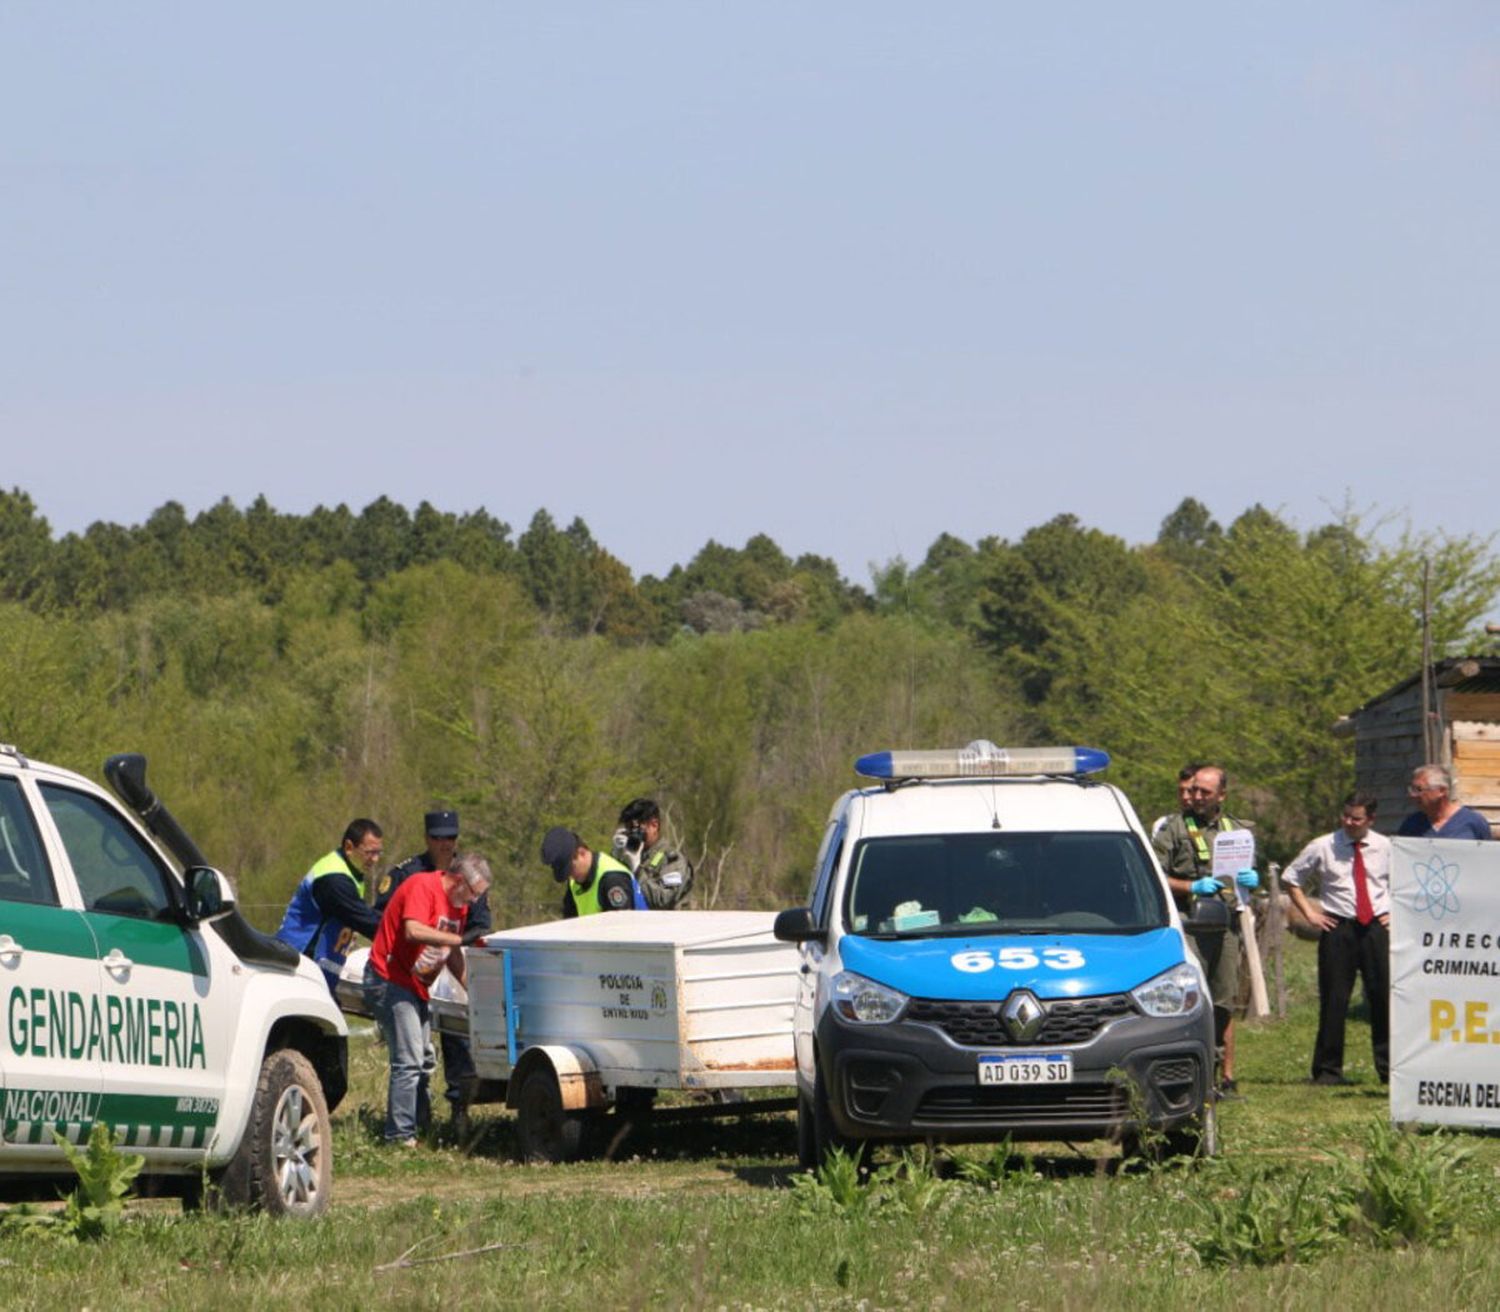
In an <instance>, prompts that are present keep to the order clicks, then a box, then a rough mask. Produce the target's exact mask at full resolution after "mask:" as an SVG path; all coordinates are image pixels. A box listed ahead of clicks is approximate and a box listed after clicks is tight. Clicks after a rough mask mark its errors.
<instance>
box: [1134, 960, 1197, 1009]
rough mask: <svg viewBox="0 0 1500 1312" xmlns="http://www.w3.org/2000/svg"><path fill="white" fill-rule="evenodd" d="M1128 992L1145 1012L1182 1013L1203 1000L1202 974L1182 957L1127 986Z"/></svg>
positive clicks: (1195, 1007) (1195, 1006) (1194, 1007)
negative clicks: (1171, 965)
mask: <svg viewBox="0 0 1500 1312" xmlns="http://www.w3.org/2000/svg"><path fill="white" fill-rule="evenodd" d="M1130 996H1131V997H1132V998H1134V999H1135V1004H1136V1006H1138V1007H1139V1008H1140V1009H1141V1010H1142V1011H1144V1012H1145V1013H1146V1015H1148V1016H1186V1015H1187V1014H1188V1013H1189V1012H1192V1011H1196V1010H1197V1009H1198V1004H1199V1003H1200V1002H1202V1001H1203V997H1204V989H1203V976H1202V975H1201V974H1199V973H1198V967H1197V966H1195V965H1194V964H1193V963H1192V962H1191V961H1184V962H1183V963H1182V964H1181V965H1177V966H1173V967H1172V969H1171V970H1167V971H1163V972H1162V973H1161V974H1160V975H1158V976H1156V978H1155V979H1148V980H1147V981H1146V982H1145V983H1144V984H1142V985H1141V986H1140V987H1139V988H1134V989H1131V990H1130Z"/></svg>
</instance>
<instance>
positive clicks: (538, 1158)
mask: <svg viewBox="0 0 1500 1312" xmlns="http://www.w3.org/2000/svg"><path fill="white" fill-rule="evenodd" d="M587 1130H588V1118H587V1117H586V1116H584V1115H582V1114H580V1113H577V1112H569V1111H564V1110H563V1104H562V1090H561V1089H560V1088H558V1085H557V1076H556V1075H555V1074H554V1073H553V1072H552V1070H551V1069H550V1068H549V1067H546V1066H535V1067H533V1068H532V1069H531V1070H530V1071H529V1072H527V1075H526V1078H525V1079H524V1080H522V1081H521V1089H520V1092H519V1093H518V1094H517V1095H516V1137H517V1139H519V1140H520V1144H521V1160H522V1161H524V1162H576V1161H577V1160H578V1159H579V1158H580V1157H581V1156H583V1150H584V1144H585V1141H586V1139H587Z"/></svg>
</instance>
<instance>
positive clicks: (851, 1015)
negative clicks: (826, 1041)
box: [829, 970, 906, 1025]
mask: <svg viewBox="0 0 1500 1312" xmlns="http://www.w3.org/2000/svg"><path fill="white" fill-rule="evenodd" d="M829 987H830V989H831V990H832V996H833V1007H834V1010H835V1011H837V1012H838V1014H839V1015H840V1016H841V1017H843V1018H844V1019H845V1020H852V1021H854V1022H855V1023H856V1024H860V1025H882V1024H884V1023H885V1022H887V1021H893V1020H895V1019H896V1017H898V1016H899V1015H900V1014H901V1010H902V1008H903V1007H905V1006H906V994H904V993H897V992H896V990H895V989H888V988H886V986H885V985H884V984H877V983H876V982H875V981H874V980H873V979H866V978H865V977H864V976H863V975H856V974H855V973H854V972H853V971H852V970H841V971H839V973H838V974H837V975H835V976H834V977H833V979H832V980H831V981H830V984H829Z"/></svg>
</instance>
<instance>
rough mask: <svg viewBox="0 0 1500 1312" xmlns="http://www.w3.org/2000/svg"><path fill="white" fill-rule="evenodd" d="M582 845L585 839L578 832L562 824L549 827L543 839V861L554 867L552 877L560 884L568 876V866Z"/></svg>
mask: <svg viewBox="0 0 1500 1312" xmlns="http://www.w3.org/2000/svg"><path fill="white" fill-rule="evenodd" d="M582 846H583V840H582V839H581V838H579V837H578V835H577V834H575V833H574V832H573V831H572V830H571V829H564V828H562V827H561V826H558V827H557V828H555V829H549V830H548V831H547V836H546V837H545V838H544V839H542V861H543V863H544V864H546V865H549V866H551V867H552V878H553V879H555V880H557V882H558V883H559V884H560V883H562V882H563V880H565V879H566V878H567V877H568V867H569V866H571V865H572V864H573V857H574V856H575V855H577V852H578V849H579V848H580V847H582Z"/></svg>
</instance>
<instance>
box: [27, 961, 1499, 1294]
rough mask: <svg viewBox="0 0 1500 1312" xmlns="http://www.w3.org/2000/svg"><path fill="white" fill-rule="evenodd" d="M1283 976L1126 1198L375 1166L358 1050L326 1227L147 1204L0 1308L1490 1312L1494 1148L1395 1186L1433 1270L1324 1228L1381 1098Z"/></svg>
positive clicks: (383, 1158)
mask: <svg viewBox="0 0 1500 1312" xmlns="http://www.w3.org/2000/svg"><path fill="white" fill-rule="evenodd" d="M1288 964H1289V976H1290V989H1291V999H1292V1008H1291V1014H1290V1016H1289V1018H1288V1019H1287V1020H1286V1021H1285V1022H1283V1023H1280V1024H1270V1025H1261V1026H1244V1027H1243V1029H1242V1034H1241V1041H1240V1042H1241V1046H1240V1071H1239V1074H1240V1085H1241V1088H1242V1090H1243V1091H1244V1092H1245V1094H1246V1097H1245V1099H1244V1100H1243V1101H1241V1102H1235V1103H1230V1104H1226V1105H1225V1106H1224V1107H1223V1109H1222V1122H1221V1123H1222V1146H1223V1155H1222V1157H1221V1158H1220V1159H1219V1160H1218V1161H1217V1162H1214V1163H1211V1164H1200V1165H1197V1166H1195V1167H1192V1168H1190V1169H1177V1168H1164V1169H1160V1170H1154V1171H1147V1170H1142V1171H1138V1172H1127V1173H1120V1172H1116V1171H1114V1170H1113V1169H1110V1166H1109V1163H1108V1162H1107V1161H1105V1160H1103V1155H1102V1154H1103V1151H1104V1150H1102V1149H1097V1150H1094V1151H1093V1152H1091V1151H1089V1150H1085V1151H1083V1152H1072V1151H1069V1150H1066V1149H1058V1148H1055V1147H1053V1148H1047V1149H1044V1150H1041V1151H1042V1152H1044V1154H1045V1155H1039V1156H1037V1157H1036V1158H1034V1159H1033V1158H1026V1157H1023V1156H1022V1155H1020V1154H1019V1153H1017V1154H1014V1155H1012V1156H1011V1158H1010V1159H1009V1160H1008V1161H1005V1162H1003V1163H1001V1164H1000V1165H1001V1169H998V1170H993V1171H991V1172H990V1175H991V1178H990V1179H989V1180H988V1181H987V1182H986V1181H978V1182H976V1181H975V1180H972V1179H969V1178H966V1176H965V1174H964V1173H963V1172H962V1171H961V1170H959V1169H957V1167H958V1165H959V1164H960V1163H962V1162H963V1161H967V1162H969V1163H970V1173H972V1174H983V1171H982V1170H981V1169H980V1168H981V1167H983V1166H984V1165H985V1164H986V1162H987V1159H988V1158H989V1157H990V1156H991V1154H990V1153H989V1152H988V1150H987V1149H983V1148H970V1149H966V1150H963V1152H961V1153H958V1154H956V1155H955V1157H956V1160H955V1158H954V1157H940V1158H939V1159H938V1161H937V1163H936V1169H935V1170H934V1169H932V1168H931V1167H929V1166H927V1165H923V1164H921V1163H919V1164H918V1165H917V1166H916V1167H915V1168H914V1169H913V1170H911V1171H910V1172H909V1173H908V1174H907V1176H906V1177H905V1178H904V1179H902V1178H897V1179H889V1180H886V1181H885V1182H884V1183H883V1184H879V1185H875V1186H870V1187H867V1188H865V1189H864V1190H862V1191H856V1192H854V1193H853V1194H850V1195H846V1194H842V1193H840V1192H839V1190H838V1188H837V1184H838V1182H837V1181H836V1180H835V1181H834V1182H833V1185H834V1187H832V1188H830V1187H822V1188H817V1187H813V1188H810V1187H808V1186H807V1185H805V1184H804V1185H803V1186H800V1187H794V1185H793V1181H794V1179H795V1175H794V1172H793V1169H792V1167H793V1161H794V1157H795V1134H794V1127H793V1122H792V1119H791V1118H790V1117H785V1116H778V1117H764V1118H746V1119H744V1120H743V1121H739V1122H732V1123H718V1124H714V1123H700V1124H693V1125H686V1126H673V1127H667V1126H661V1127H658V1128H656V1129H655V1130H650V1131H641V1132H637V1133H636V1134H634V1135H633V1136H632V1137H630V1138H628V1139H626V1140H625V1141H624V1142H623V1143H622V1144H621V1145H620V1149H619V1152H618V1154H617V1159H616V1160H613V1161H608V1162H590V1163H587V1164H580V1165H576V1166H567V1167H522V1166H518V1165H516V1164H515V1163H514V1161H513V1158H512V1155H511V1154H512V1150H513V1139H512V1131H511V1119H510V1114H509V1113H507V1112H505V1111H504V1110H503V1109H501V1108H493V1109H487V1108H480V1109H478V1117H477V1130H478V1133H477V1136H476V1140H475V1142H474V1143H473V1144H472V1145H471V1146H469V1148H468V1149H467V1150H465V1151H461V1150H460V1149H459V1148H457V1147H455V1146H453V1145H451V1144H444V1143H442V1142H441V1141H439V1142H438V1143H436V1144H434V1145H432V1146H429V1147H425V1148H423V1149H421V1150H419V1151H416V1152H411V1151H402V1150H399V1149H387V1148H384V1147H382V1146H380V1145H379V1144H378V1143H377V1142H376V1138H375V1131H376V1128H377V1126H378V1119H379V1114H380V1110H381V1104H382V1101H383V1079H384V1053H383V1050H382V1049H381V1048H380V1047H379V1045H378V1041H377V1040H376V1039H375V1037H374V1036H373V1035H371V1034H368V1033H364V1034H362V1035H360V1036H359V1037H357V1038H355V1039H354V1040H353V1041H352V1044H351V1048H352V1061H353V1066H354V1075H355V1084H354V1090H353V1092H352V1093H351V1096H350V1098H349V1099H348V1101H347V1102H346V1103H345V1104H344V1106H343V1107H342V1108H341V1109H340V1111H339V1113H338V1115H337V1116H336V1118H335V1141H336V1158H335V1163H336V1164H335V1173H336V1181H335V1201H334V1206H333V1208H332V1210H331V1211H330V1213H329V1215H328V1216H327V1217H325V1218H324V1219H323V1220H321V1221H319V1222H316V1223H312V1224H297V1223H273V1222H269V1221H266V1220H265V1219H263V1218H258V1217H230V1218H221V1217H203V1216H184V1215H182V1214H181V1213H180V1212H179V1211H178V1210H177V1208H176V1205H175V1204H168V1203H166V1202H151V1201H145V1202H140V1203H136V1204H132V1206H131V1209H130V1212H129V1216H128V1219H127V1221H126V1223H125V1224H124V1225H123V1226H122V1227H121V1228H120V1229H119V1230H118V1231H117V1232H116V1233H115V1234H114V1235H112V1236H111V1237H109V1238H108V1239H106V1240H104V1241H102V1242H99V1243H93V1244H81V1243H77V1242H74V1241H62V1240H59V1239H57V1238H55V1237H51V1236H47V1235H33V1234H7V1235H5V1237H4V1238H3V1240H0V1245H3V1246H0V1306H3V1307H5V1308H7V1309H13V1308H22V1307H48V1308H50V1307H90V1308H119V1307H145V1306H149V1307H154V1308H158V1307H160V1308H177V1307H184V1308H187V1307H192V1308H203V1307H213V1308H238V1307H257V1308H261V1307H265V1308H282V1307H309V1308H316V1309H332V1308H340V1309H341V1308H356V1307H359V1308H368V1307H371V1306H373V1305H376V1304H387V1305H390V1306H394V1307H400V1308H405V1307H414V1308H415V1307H455V1306H465V1307H467V1306H545V1307H556V1308H579V1307H591V1308H615V1307H658V1306H662V1307H709V1308H740V1307H820V1308H824V1307H826V1308H844V1307H847V1308H856V1307H909V1306H924V1307H925V1306H931V1307H947V1308H959V1307H974V1306H999V1307H1008V1308H1028V1307H1029V1308H1075V1307H1089V1308H1091V1309H1108V1308H1138V1307H1151V1308H1155V1307H1176V1306H1182V1307H1192V1308H1195V1309H1198V1308H1203V1307H1241V1306H1245V1307H1249V1306H1257V1307H1258V1306H1264V1305H1268V1304H1269V1305H1274V1306H1277V1307H1344V1308H1350V1309H1353V1308H1360V1309H1363V1308H1369V1307H1377V1308H1385V1307H1397V1306H1399V1307H1404V1308H1407V1309H1419V1308H1428V1307H1439V1306H1440V1307H1444V1308H1479V1307H1486V1308H1487V1307H1490V1306H1492V1305H1494V1304H1495V1303H1496V1302H1497V1300H1500V1292H1497V1291H1500V1245H1497V1243H1496V1239H1497V1228H1500V1181H1497V1177H1500V1139H1496V1138H1492V1137H1489V1136H1479V1135H1475V1136H1462V1137H1461V1140H1460V1143H1461V1146H1462V1147H1463V1148H1464V1149H1467V1150H1468V1151H1469V1152H1470V1153H1471V1156H1470V1157H1469V1158H1468V1160H1467V1161H1465V1162H1463V1163H1462V1164H1460V1165H1458V1166H1454V1167H1451V1168H1450V1169H1448V1170H1447V1171H1446V1172H1445V1173H1443V1174H1442V1175H1435V1174H1432V1173H1429V1176H1428V1177H1422V1178H1418V1176H1417V1175H1415V1174H1414V1175H1413V1176H1412V1177H1411V1179H1410V1180H1409V1181H1407V1183H1413V1184H1414V1186H1424V1187H1425V1189H1426V1192H1425V1193H1423V1192H1422V1189H1421V1188H1416V1191H1415V1201H1413V1200H1412V1199H1411V1198H1408V1200H1407V1201H1408V1202H1409V1203H1410V1204H1411V1206H1413V1207H1414V1208H1416V1209H1417V1210H1420V1209H1421V1208H1422V1207H1424V1206H1425V1207H1427V1208H1428V1209H1429V1211H1441V1209H1442V1208H1443V1207H1449V1208H1451V1209H1452V1217H1453V1219H1454V1220H1455V1221H1456V1231H1455V1232H1454V1233H1453V1235H1452V1237H1451V1240H1450V1242H1447V1243H1446V1244H1442V1245H1438V1244H1433V1243H1428V1242H1418V1243H1415V1244H1406V1243H1401V1242H1397V1243H1395V1244H1394V1245H1393V1246H1389V1247H1385V1246H1380V1245H1379V1244H1377V1243H1373V1242H1370V1241H1369V1240H1368V1239H1361V1238H1359V1237H1352V1238H1346V1237H1334V1238H1330V1234H1331V1231H1330V1229H1329V1227H1328V1226H1327V1225H1326V1224H1324V1222H1326V1221H1327V1220H1328V1219H1329V1218H1328V1217H1327V1216H1326V1215H1324V1214H1325V1213H1327V1212H1328V1211H1329V1209H1330V1208H1331V1206H1332V1204H1331V1203H1330V1201H1329V1200H1330V1199H1331V1198H1333V1197H1335V1196H1339V1195H1336V1191H1335V1186H1336V1185H1337V1184H1338V1183H1339V1182H1340V1181H1346V1180H1348V1179H1350V1178H1353V1176H1354V1175H1355V1174H1357V1172H1358V1166H1357V1163H1358V1161H1359V1159H1360V1157H1361V1154H1362V1151H1363V1146H1364V1144H1365V1141H1366V1139H1367V1137H1368V1135H1369V1133H1370V1127H1371V1126H1372V1124H1376V1123H1378V1122H1380V1121H1382V1120H1383V1119H1384V1118H1385V1110H1386V1100H1385V1093H1384V1090H1383V1088H1382V1087H1381V1086H1380V1085H1378V1084H1377V1083H1375V1077H1374V1070H1373V1067H1372V1063H1371V1060H1370V1055H1369V1038H1368V1028H1367V1027H1366V1026H1365V1025H1364V1023H1363V1022H1362V1020H1360V1019H1355V1020H1354V1021H1353V1022H1351V1025H1350V1033H1349V1056H1350V1063H1349V1074H1350V1075H1351V1077H1352V1078H1354V1079H1355V1081H1356V1083H1355V1084H1354V1085H1353V1086H1351V1087H1348V1088H1342V1089H1328V1088H1314V1087H1311V1086H1309V1085H1308V1084H1307V1082H1306V1076H1307V1064H1308V1056H1309V1054H1310V1052H1311V1047H1312V1037H1313V1034H1312V1031H1313V1022H1314V1019H1315V1011H1314V997H1313V986H1312V966H1313V950H1312V948H1311V947H1310V946H1309V945H1306V944H1300V943H1299V944H1294V945H1293V946H1292V948H1291V949H1290V956H1289V963H1288ZM1417 1142H1418V1143H1420V1144H1423V1145H1426V1146H1429V1147H1430V1146H1431V1145H1432V1144H1433V1140H1432V1139H1431V1138H1430V1137H1428V1136H1423V1137H1422V1138H1421V1139H1420V1140H1417ZM1438 1146H1439V1147H1441V1143H1439V1144H1438ZM1095 1152H1097V1153H1099V1154H1100V1160H1095ZM1340 1155H1343V1156H1344V1157H1346V1158H1348V1159H1350V1160H1349V1161H1348V1162H1343V1161H1341V1160H1340ZM1397 1183H1398V1184H1400V1183H1401V1181H1399V1180H1398V1181H1397ZM1343 1196H1347V1195H1343ZM1216 1208H1217V1211H1216V1210H1215V1209H1216ZM1278 1218H1281V1220H1282V1221H1283V1222H1284V1226H1283V1229H1284V1230H1285V1231H1286V1232H1287V1233H1294V1234H1303V1233H1305V1234H1306V1236H1307V1238H1308V1242H1307V1244H1306V1246H1305V1249H1303V1250H1299V1251H1305V1252H1307V1253H1309V1254H1311V1255H1310V1256H1309V1257H1308V1258H1307V1260H1304V1261H1299V1262H1296V1263H1293V1264H1288V1263H1285V1262H1278V1263H1274V1264H1271V1265H1265V1266H1256V1265H1247V1264H1242V1263H1237V1262H1230V1263H1228V1264H1220V1263H1217V1262H1215V1261H1214V1260H1213V1255H1212V1254H1213V1244H1212V1242H1210V1241H1212V1240H1213V1239H1214V1238H1215V1236H1216V1235H1218V1236H1223V1235H1235V1234H1237V1235H1240V1236H1243V1235H1245V1234H1247V1233H1250V1232H1252V1231H1255V1230H1256V1229H1257V1228H1262V1229H1263V1228H1265V1227H1267V1226H1271V1225H1273V1224H1275V1223H1276V1222H1277V1219H1278ZM1325 1232H1326V1233H1325ZM1320 1233H1321V1234H1322V1237H1321V1238H1319V1234H1320ZM488 1244H503V1245H505V1247H501V1248H496V1249H493V1250H492V1251H489V1252H487V1253H484V1254H480V1255H476V1256H472V1257H467V1258H462V1259H458V1260H453V1261H443V1262H434V1263H431V1264H428V1265H418V1266H412V1267H410V1268H406V1269H401V1270H395V1271H378V1270H377V1269H376V1268H377V1267H379V1266H380V1265H381V1264H383V1263H388V1262H391V1261H392V1260H394V1259H396V1258H397V1257H398V1256H400V1255H401V1254H402V1253H403V1252H405V1251H406V1250H408V1249H410V1248H412V1247H413V1246H414V1245H416V1246H417V1247H416V1250H415V1252H414V1253H413V1254H412V1256H413V1258H420V1257H423V1256H434V1257H436V1256H439V1255H441V1254H445V1253H451V1252H455V1251H458V1250H462V1249H472V1248H478V1247H480V1246H482V1245H488ZM1320 1246H1321V1247H1322V1249H1323V1251H1318V1250H1319V1248H1320ZM1205 1252H1206V1253H1207V1254H1208V1256H1207V1258H1205V1255H1204V1254H1205Z"/></svg>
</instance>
